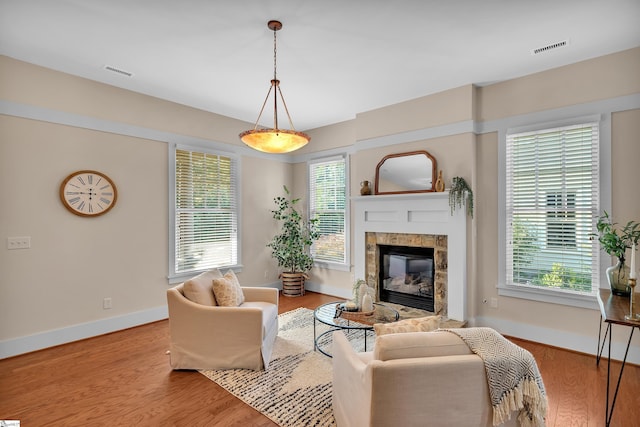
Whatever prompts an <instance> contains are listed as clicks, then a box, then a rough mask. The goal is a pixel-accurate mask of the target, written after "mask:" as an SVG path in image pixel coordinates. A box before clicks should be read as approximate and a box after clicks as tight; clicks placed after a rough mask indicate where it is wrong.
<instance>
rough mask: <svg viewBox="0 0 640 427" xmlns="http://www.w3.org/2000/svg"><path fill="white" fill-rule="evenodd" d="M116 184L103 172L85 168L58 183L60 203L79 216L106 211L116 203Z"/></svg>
mask: <svg viewBox="0 0 640 427" xmlns="http://www.w3.org/2000/svg"><path fill="white" fill-rule="evenodd" d="M117 198H118V191H117V190H116V186H115V184H114V183H113V181H111V179H109V177H108V176H106V175H105V174H103V173H100V172H96V171H91V170H85V171H78V172H74V173H72V174H71V175H69V176H68V177H67V178H65V180H64V181H63V182H62V185H60V199H61V200H62V204H63V205H64V206H65V207H66V208H67V209H68V210H69V211H70V212H72V213H74V214H76V215H80V216H98V215H102V214H105V213H107V212H108V211H109V210H110V209H111V208H113V206H114V205H115V204H116V199H117Z"/></svg>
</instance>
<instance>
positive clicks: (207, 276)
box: [182, 269, 222, 306]
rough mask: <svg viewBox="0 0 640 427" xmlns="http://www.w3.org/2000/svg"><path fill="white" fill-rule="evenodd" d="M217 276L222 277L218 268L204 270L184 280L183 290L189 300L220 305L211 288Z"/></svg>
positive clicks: (209, 304)
mask: <svg viewBox="0 0 640 427" xmlns="http://www.w3.org/2000/svg"><path fill="white" fill-rule="evenodd" d="M217 277H222V274H221V273H220V271H218V269H213V270H210V271H204V272H202V273H200V274H198V275H197V276H196V277H193V278H191V279H189V280H187V281H186V282H184V285H183V286H182V292H183V293H184V296H185V297H187V299H188V300H189V301H193V302H195V303H198V304H202V305H208V306H215V305H218V304H216V298H215V296H214V295H213V289H212V288H211V283H212V282H213V279H215V278H217Z"/></svg>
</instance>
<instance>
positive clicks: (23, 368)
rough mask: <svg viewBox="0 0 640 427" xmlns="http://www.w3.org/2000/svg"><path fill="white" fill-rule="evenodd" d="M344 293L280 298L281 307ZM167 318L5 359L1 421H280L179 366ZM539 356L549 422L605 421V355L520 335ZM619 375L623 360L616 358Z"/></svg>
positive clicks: (618, 416) (622, 399)
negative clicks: (173, 361) (172, 363)
mask: <svg viewBox="0 0 640 427" xmlns="http://www.w3.org/2000/svg"><path fill="white" fill-rule="evenodd" d="M336 299H337V298H335V297H331V296H327V295H322V294H317V293H313V292H307V293H306V295H304V296H302V297H295V298H287V297H281V298H280V312H281V313H282V312H286V311H289V310H293V309H295V308H298V307H307V308H311V309H313V308H315V307H317V306H318V305H320V304H323V303H325V302H329V301H333V300H336ZM168 334H169V329H168V322H167V321H166V320H165V321H160V322H156V323H151V324H148V325H143V326H139V327H136V328H132V329H128V330H125V331H120V332H115V333H112V334H108V335H103V336H99V337H95V338H90V339H87V340H83V341H78V342H74V343H70V344H65V345H62V346H59V347H54V348H50V349H46V350H41V351H38V352H34V353H30V354H26V355H22V356H17V357H13V358H9V359H4V360H0V420H2V419H18V420H21V421H22V424H21V425H22V426H28V427H32V426H83V427H84V426H189V427H191V426H225V427H226V426H275V425H276V424H274V423H273V422H271V421H270V420H269V419H267V418H266V417H264V416H263V415H261V414H260V413H259V412H257V411H255V410H254V409H252V408H251V407H249V406H248V405H246V404H244V403H243V402H241V401H240V400H239V399H237V398H235V397H233V396H231V395H230V394H228V393H227V392H225V391H224V390H223V389H222V388H220V387H219V386H218V385H216V384H215V383H213V382H212V381H210V380H208V379H207V378H205V377H204V376H203V375H200V374H199V373H197V372H193V371H172V370H171V368H170V367H169V362H168V356H167V355H166V351H167V349H168V342H169V335H168ZM513 341H514V342H516V343H517V344H519V345H521V346H522V347H524V348H526V349H527V350H529V351H530V352H531V353H533V355H534V356H535V358H536V360H537V363H538V366H539V368H540V371H541V373H542V377H543V380H544V383H545V387H546V390H547V396H548V400H549V413H548V417H547V426H549V427H565V426H584V427H595V426H603V425H604V411H605V390H606V383H607V378H606V374H607V365H606V359H603V360H602V361H601V363H600V366H599V367H597V366H596V362H595V357H594V356H588V355H584V354H578V353H574V352H570V351H566V350H562V349H557V348H552V347H549V346H545V345H541V344H537V343H532V342H527V341H523V340H517V339H513ZM612 366H613V368H612V369H613V372H614V374H615V375H616V378H617V373H618V372H619V369H620V364H619V363H613V364H612ZM639 390H640V367H639V366H634V365H627V366H626V367H625V372H624V378H623V381H622V383H621V385H620V392H619V395H618V400H617V402H616V408H615V413H614V415H613V420H612V425H613V426H621V427H633V426H640V393H639V392H638V391H639Z"/></svg>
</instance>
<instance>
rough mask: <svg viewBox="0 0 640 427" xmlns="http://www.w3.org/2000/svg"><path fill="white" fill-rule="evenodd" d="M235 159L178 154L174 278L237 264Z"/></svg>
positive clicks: (212, 155)
mask: <svg viewBox="0 0 640 427" xmlns="http://www.w3.org/2000/svg"><path fill="white" fill-rule="evenodd" d="M236 168H237V164H236V160H235V159H233V158H231V157H228V156H222V155H218V154H213V153H203V152H198V151H191V150H188V149H176V153H175V259H174V263H175V264H174V268H175V273H176V274H180V273H185V272H190V271H198V270H205V269H210V268H215V267H222V266H231V265H235V264H237V260H238V236H237V230H238V227H237V197H236V194H237V182H236V176H237V174H236Z"/></svg>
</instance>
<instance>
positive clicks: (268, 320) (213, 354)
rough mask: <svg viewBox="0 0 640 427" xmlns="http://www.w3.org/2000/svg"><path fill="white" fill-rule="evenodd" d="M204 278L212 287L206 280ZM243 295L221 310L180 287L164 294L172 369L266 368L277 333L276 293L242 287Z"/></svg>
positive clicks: (265, 289) (183, 286)
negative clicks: (190, 296)
mask: <svg viewBox="0 0 640 427" xmlns="http://www.w3.org/2000/svg"><path fill="white" fill-rule="evenodd" d="M205 279H207V280H209V282H208V283H209V286H211V282H210V277H208V276H207V277H205ZM192 280H193V279H192ZM242 292H243V293H244V300H245V301H244V302H243V303H242V304H241V305H240V306H238V307H221V306H217V305H205V304H202V303H197V302H193V301H192V300H190V299H188V298H187V297H186V296H185V283H181V284H180V285H178V286H175V287H173V288H170V289H168V290H167V303H168V307H169V330H170V335H171V347H170V364H171V367H172V368H173V369H234V368H245V369H254V370H259V369H263V368H265V367H268V366H269V359H270V358H271V352H272V350H273V345H274V342H275V340H276V336H277V335H278V290H277V289H275V288H258V287H242ZM212 301H215V298H213V299H212ZM214 304H215V302H214Z"/></svg>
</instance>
